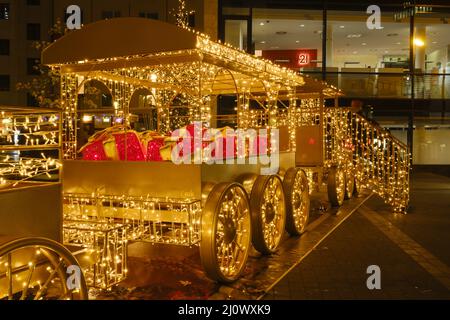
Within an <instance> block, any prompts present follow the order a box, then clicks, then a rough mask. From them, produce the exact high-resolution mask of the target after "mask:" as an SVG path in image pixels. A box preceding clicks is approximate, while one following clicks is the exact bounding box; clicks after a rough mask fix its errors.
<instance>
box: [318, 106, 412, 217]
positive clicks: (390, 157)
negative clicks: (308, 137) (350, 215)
mask: <svg viewBox="0 0 450 320" xmlns="http://www.w3.org/2000/svg"><path fill="white" fill-rule="evenodd" d="M323 129H324V139H325V144H324V145H325V147H324V149H325V150H324V156H325V163H338V164H339V163H342V162H343V161H346V160H348V159H349V158H350V159H351V162H352V164H353V165H354V168H355V174H356V177H357V179H358V182H359V183H361V184H362V185H364V186H365V187H366V188H368V189H369V190H372V191H373V192H375V193H377V194H378V195H379V196H380V197H381V198H383V199H384V200H385V202H386V203H388V204H390V205H391V206H392V207H393V208H394V211H396V212H405V210H406V208H407V206H408V202H409V172H410V157H411V155H410V153H409V151H408V149H407V147H406V145H405V144H403V143H402V142H401V141H399V140H398V139H396V138H395V137H394V136H392V134H391V133H390V132H389V131H387V130H385V129H383V128H381V127H380V126H379V125H378V124H377V123H375V122H372V121H370V120H367V119H365V118H364V117H362V116H360V115H358V114H356V113H354V112H352V111H351V110H350V109H348V108H325V109H324V126H323Z"/></svg>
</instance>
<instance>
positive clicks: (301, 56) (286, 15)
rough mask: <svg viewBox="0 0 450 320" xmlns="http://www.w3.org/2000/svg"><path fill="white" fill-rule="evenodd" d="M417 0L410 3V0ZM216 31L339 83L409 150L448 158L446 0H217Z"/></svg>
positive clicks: (437, 159)
mask: <svg viewBox="0 0 450 320" xmlns="http://www.w3.org/2000/svg"><path fill="white" fill-rule="evenodd" d="M416 2H417V3H419V2H420V5H415V3H416ZM219 8H220V9H219V38H220V39H222V40H223V41H226V42H229V43H231V44H233V45H235V46H237V47H240V48H241V49H243V50H247V51H248V52H253V53H255V54H256V55H260V56H262V57H264V58H267V59H270V60H273V61H275V62H277V63H278V64H281V65H284V66H286V67H287V68H292V69H294V70H296V71H298V72H301V73H303V74H307V75H309V76H311V77H314V78H317V79H321V80H325V81H327V82H328V83H330V84H332V85H335V86H336V87H338V88H339V89H342V90H343V91H344V93H345V97H344V98H342V99H340V105H342V106H349V105H350V104H351V102H352V101H353V100H359V101H360V102H359V104H362V105H363V106H364V112H365V113H366V115H367V116H369V117H373V118H374V119H375V120H377V121H378V122H379V123H381V124H382V125H383V126H385V127H387V128H389V129H390V130H391V131H392V133H393V134H395V135H396V136H397V137H398V138H399V139H401V140H402V141H404V142H405V143H407V144H408V145H409V146H410V147H411V149H412V151H413V163H415V164H450V121H449V117H450V37H449V36H448V35H449V34H450V24H449V21H450V3H449V2H448V1H439V0H429V1H408V2H406V1H395V0H393V1H385V0H379V1H364V0H363V1H332V0H315V1H294V0H278V1H274V0H258V1H252V0H248V1H236V0H220V1H219Z"/></svg>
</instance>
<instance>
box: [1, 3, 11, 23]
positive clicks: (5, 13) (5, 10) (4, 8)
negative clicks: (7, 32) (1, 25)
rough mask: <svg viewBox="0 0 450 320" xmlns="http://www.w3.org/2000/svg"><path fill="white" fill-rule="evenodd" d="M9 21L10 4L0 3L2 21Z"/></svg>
mask: <svg viewBox="0 0 450 320" xmlns="http://www.w3.org/2000/svg"><path fill="white" fill-rule="evenodd" d="M8 19H9V3H0V20H8Z"/></svg>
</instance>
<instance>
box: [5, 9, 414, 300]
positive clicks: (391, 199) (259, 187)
mask: <svg viewBox="0 0 450 320" xmlns="http://www.w3.org/2000/svg"><path fill="white" fill-rule="evenodd" d="M162 34H164V37H161V35H162ZM42 62H43V63H44V64H46V65H48V66H50V67H51V68H54V69H57V70H58V71H59V73H60V75H61V107H60V109H58V110H53V109H50V110H45V109H41V108H37V109H29V108H22V109H14V108H8V107H2V108H3V109H1V110H0V111H2V114H1V118H2V124H1V125H2V127H0V133H1V135H0V137H2V139H3V138H4V140H1V141H2V145H1V146H0V150H2V154H1V155H2V162H0V163H1V165H2V166H1V168H0V170H2V171H0V172H1V173H2V177H5V178H2V185H3V186H2V188H1V189H0V201H1V203H2V204H1V213H0V221H1V222H2V223H1V225H2V226H1V227H0V234H1V235H5V237H2V238H0V239H2V240H1V241H0V299H2V298H5V299H16V298H17V299H19V298H21V299H31V298H33V299H45V298H49V299H51V298H67V299H86V298H87V296H88V294H87V290H88V289H87V288H89V287H93V288H100V289H108V288H110V287H111V286H113V285H115V284H117V283H119V282H120V281H122V280H123V279H125V277H126V276H127V273H128V269H127V245H128V242H129V241H144V242H150V243H159V244H164V245H178V246H187V247H193V246H198V248H199V252H200V257H201V262H202V266H203V269H204V271H205V274H206V275H207V276H208V277H209V278H211V279H212V280H215V281H218V282H223V283H227V282H232V281H235V280H236V279H238V278H239V277H240V275H241V274H242V271H243V269H244V267H245V264H246V261H247V258H248V253H249V250H250V248H251V247H252V246H253V247H254V248H255V249H256V250H257V251H259V252H261V253H262V254H267V255H268V254H272V253H274V252H275V251H276V250H277V247H278V246H279V244H280V242H281V239H282V236H283V234H284V233H285V232H286V231H287V232H288V233H289V234H290V235H292V236H299V235H301V234H302V233H303V232H304V230H305V227H306V226H307V223H308V217H309V211H310V194H311V193H312V192H314V191H317V190H318V189H319V188H320V187H321V186H324V185H326V188H327V193H328V199H329V202H330V203H331V204H332V205H334V206H340V205H342V203H343V201H344V199H346V198H350V197H352V196H353V195H354V194H355V193H357V192H359V190H360V188H363V187H364V188H367V189H368V190H371V191H373V192H376V193H377V194H379V195H380V196H381V197H382V198H384V199H385V201H386V202H388V203H389V204H391V205H392V207H393V208H394V210H395V211H399V212H403V211H405V210H406V207H407V205H408V201H409V199H408V196H409V186H408V185H409V163H410V160H409V159H410V155H409V153H408V151H407V149H406V147H405V146H404V145H403V144H402V143H401V142H399V141H398V140H396V139H395V138H394V137H392V136H391V135H390V134H389V133H388V132H387V131H386V130H384V129H382V128H380V127H378V126H377V125H376V124H374V123H372V122H370V121H368V120H366V119H364V118H363V117H362V116H360V115H358V114H355V113H353V112H352V110H351V109H349V108H341V107H338V106H337V102H338V97H339V96H340V95H342V93H341V92H340V91H339V90H337V89H336V88H334V87H332V86H328V85H326V84H324V83H322V82H319V81H315V80H312V79H310V78H308V77H304V76H302V75H299V74H297V73H295V72H293V71H290V70H287V69H285V68H282V67H279V66H277V65H276V64H273V63H271V62H269V61H266V60H263V59H260V58H257V57H254V56H252V55H249V54H247V53H245V52H243V51H241V50H238V49H235V48H233V47H231V46H229V45H225V44H221V43H218V42H214V41H212V40H210V39H209V38H208V37H207V36H205V35H202V34H199V33H195V32H193V31H191V30H188V29H186V28H180V27H176V26H174V25H170V24H166V23H163V22H159V21H154V20H148V19H138V18H119V19H111V20H105V21H100V22H96V23H92V24H89V25H86V26H84V27H83V28H82V29H81V30H77V31H73V32H70V33H69V34H67V35H66V36H64V37H62V38H60V39H58V40H57V41H55V42H54V43H53V44H51V45H50V46H49V47H47V48H46V49H45V50H44V52H43V55H42ZM92 92H94V94H93V93H92ZM93 96H96V97H100V98H99V99H97V100H96V99H91V100H90V99H89V97H93ZM93 101H94V102H93ZM327 101H329V102H331V105H332V106H327V103H326V102H327ZM328 105H329V103H328ZM30 128H31V129H30ZM97 129H99V130H97ZM83 132H84V133H83ZM86 132H87V133H89V134H88V137H87V136H83V134H85V135H86ZM205 132H207V133H206V134H205ZM177 134H178V135H177ZM197 136H198V137H197ZM20 137H21V138H20ZM196 137H197V138H198V139H195V138H196ZM19 140H20V141H19ZM21 143H22V145H21ZM180 145H181V146H184V147H185V149H184V150H183V149H182V148H181V149H177V148H178V147H179V146H180ZM211 146H213V147H211ZM214 146H215V149H214ZM186 147H187V148H186ZM211 149H213V150H214V151H215V153H214V152H213V151H212V150H211ZM30 150H31V151H32V152H31V154H32V155H33V156H34V158H30V159H28V158H25V157H24V156H23V154H26V152H25V151H30ZM37 150H40V151H39V152H41V150H44V151H43V152H41V153H40V154H39V155H38V156H36V154H37V153H36V151H37ZM51 150H53V151H54V153H52V155H53V157H49V156H48V152H50V151H51ZM174 150H175V151H174ZM187 150H188V151H187ZM224 150H227V151H230V150H231V153H230V152H226V153H225V155H224V154H223V153H222V152H219V151H224ZM11 152H13V153H14V152H15V153H14V154H13V155H10V153H11ZM174 156H175V158H177V157H178V160H180V159H181V160H182V161H179V162H178V163H177V162H176V161H174ZM11 168H13V169H11ZM8 170H9V171H8ZM17 177H19V178H17ZM23 177H25V178H23ZM28 177H29V178H28ZM45 177H47V178H48V179H45ZM17 179H19V180H17ZM29 180H33V181H29ZM36 180H38V181H36ZM25 199H27V200H25ZM4 221H8V222H7V223H4ZM70 266H72V267H73V266H75V267H79V269H80V270H81V271H82V272H81V276H79V277H78V285H77V286H75V287H74V288H72V287H71V286H70V281H68V280H70V279H68V278H70V276H71V274H70V273H67V272H66V271H65V270H66V269H67V268H68V267H70ZM64 268H66V269H64ZM51 284H54V285H53V287H57V288H56V289H58V290H56V289H55V288H52V285H51Z"/></svg>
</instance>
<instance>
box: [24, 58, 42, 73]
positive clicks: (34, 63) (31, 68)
mask: <svg viewBox="0 0 450 320" xmlns="http://www.w3.org/2000/svg"><path fill="white" fill-rule="evenodd" d="M38 66H39V59H37V58H27V74H28V75H30V76H36V75H40V72H39V68H38Z"/></svg>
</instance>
